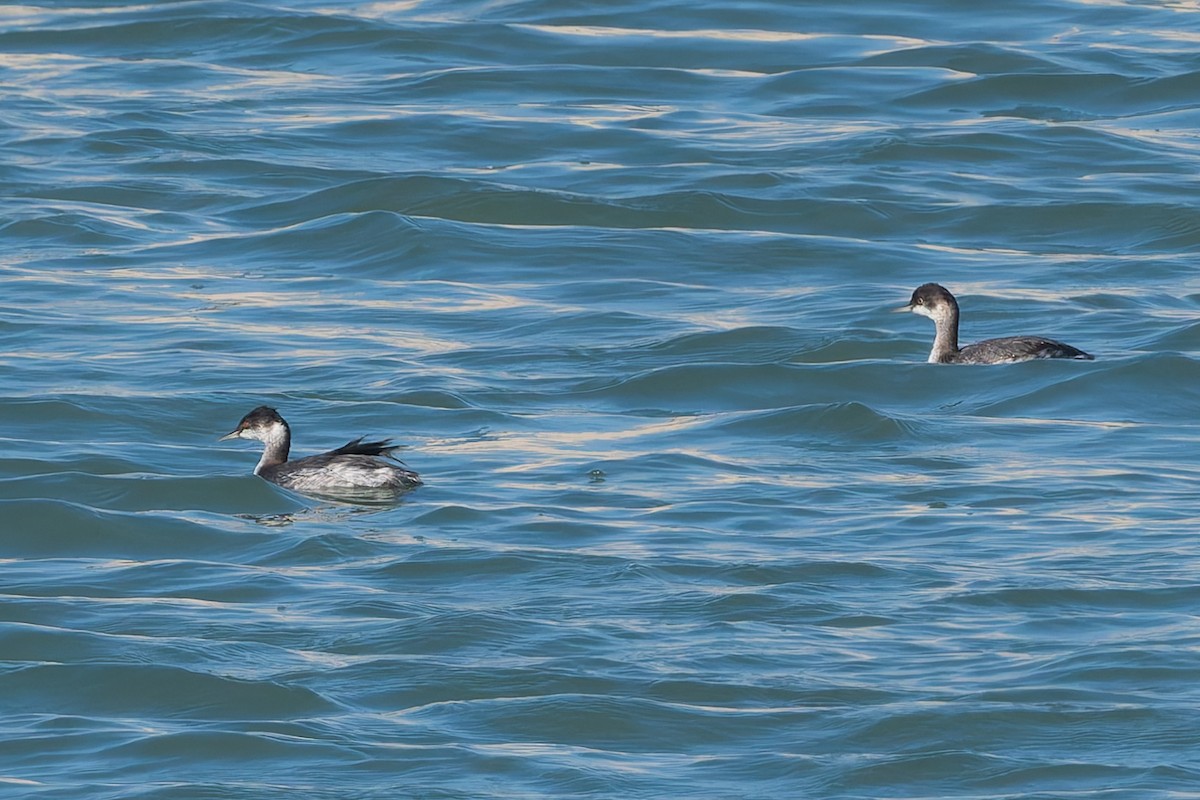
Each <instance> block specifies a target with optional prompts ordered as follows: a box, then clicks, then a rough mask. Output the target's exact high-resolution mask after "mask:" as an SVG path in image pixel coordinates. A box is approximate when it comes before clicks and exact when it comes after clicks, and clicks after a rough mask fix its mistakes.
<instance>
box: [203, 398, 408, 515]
mask: <svg viewBox="0 0 1200 800" xmlns="http://www.w3.org/2000/svg"><path fill="white" fill-rule="evenodd" d="M226 439H257V440H258V441H260V442H262V443H263V454H262V458H260V459H259V460H258V466H256V467H255V468H254V474H255V475H258V476H259V477H262V478H265V479H266V480H269V481H270V482H271V483H274V484H277V485H279V486H282V487H283V488H285V489H292V490H294V491H297V492H303V493H315V494H325V495H330V494H337V493H339V492H345V491H351V492H354V491H361V490H364V489H365V490H372V491H379V490H382V491H391V492H401V491H404V490H406V489H412V488H414V487H416V486H420V485H421V478H420V477H419V476H418V475H417V473H415V472H413V471H412V470H410V469H406V468H404V467H403V466H397V464H398V463H399V462H396V464H392V463H389V462H387V461H385V460H384V459H385V458H393V460H394V457H393V456H392V451H393V450H396V449H397V446H396V445H389V444H388V442H389V441H391V440H390V439H384V440H383V441H379V442H364V441H363V440H362V437H361V436H360V437H359V438H357V439H354V440H353V441H350V442H347V443H346V444H344V445H342V446H341V447H339V448H338V449H337V450H330V451H329V452H328V453H321V454H320V455H315V456H308V457H306V458H298V459H296V460H295V461H288V450H289V449H290V448H291V444H292V431H291V428H289V427H288V424H287V423H286V422H285V421H284V419H283V417H281V416H279V412H278V411H276V410H275V409H273V408H269V407H268V406H259V407H258V408H256V409H254V410H253V411H251V412H250V413H249V414H247V415H246V416H244V417H242V421H241V422H239V423H238V425H237V427H236V428H234V429H233V431H231V432H230V433H227V434H225V435H224V436H222V437H221V438H220V439H218V440H217V441H219V442H223V441H225V440H226Z"/></svg>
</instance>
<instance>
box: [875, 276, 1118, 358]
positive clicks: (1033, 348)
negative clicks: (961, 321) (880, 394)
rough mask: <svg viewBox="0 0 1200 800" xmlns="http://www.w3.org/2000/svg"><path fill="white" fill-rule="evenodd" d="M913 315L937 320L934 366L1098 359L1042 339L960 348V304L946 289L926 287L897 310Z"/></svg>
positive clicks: (1012, 339) (1007, 338)
mask: <svg viewBox="0 0 1200 800" xmlns="http://www.w3.org/2000/svg"><path fill="white" fill-rule="evenodd" d="M896 310H897V311H911V312H913V313H914V314H920V315H921V316H924V317H929V318H930V319H931V320H933V324H934V325H935V326H937V335H936V336H935V338H934V340H933V349H932V350H930V351H929V363H930V364H1006V363H1010V362H1013V361H1029V360H1031V359H1035V358H1076V359H1087V360H1089V361H1090V360H1092V359H1093V358H1094V356H1092V355H1090V354H1088V353H1085V352H1083V351H1082V350H1080V349H1079V348H1077V347H1072V346H1071V345H1069V344H1063V343H1062V342H1057V341H1055V340H1054V339H1046V338H1045V337H1042V336H1005V337H1003V338H1000V339H984V340H983V341H982V342H976V343H975V344H969V345H967V346H966V347H963V348H960V347H959V346H958V301H956V300H955V299H954V295H952V294H950V292H948V291H947V290H946V288H945V287H944V286H939V285H938V284H936V283H926V284H924V285H922V286H918V287H917V289H916V291H914V292H913V293H912V299H911V300H909V302H908V305H906V306H903V307H901V308H898V309H896Z"/></svg>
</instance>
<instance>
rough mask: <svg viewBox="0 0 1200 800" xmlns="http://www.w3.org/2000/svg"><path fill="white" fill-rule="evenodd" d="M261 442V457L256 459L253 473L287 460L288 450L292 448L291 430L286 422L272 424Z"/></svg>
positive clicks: (256, 473)
mask: <svg viewBox="0 0 1200 800" xmlns="http://www.w3.org/2000/svg"><path fill="white" fill-rule="evenodd" d="M262 443H263V453H262V458H260V459H259V460H258V466H256V467H255V468H254V474H255V475H258V474H259V473H261V472H262V471H263V470H264V469H266V468H267V467H274V466H276V465H278V464H282V463H283V462H285V461H287V459H288V451H289V450H291V448H292V432H291V431H290V430H288V426H287V424H286V423H284V424H278V425H272V426H271V427H270V428H269V429H268V430H267V432H266V435H265V436H263V439H262Z"/></svg>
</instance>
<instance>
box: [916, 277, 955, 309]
mask: <svg viewBox="0 0 1200 800" xmlns="http://www.w3.org/2000/svg"><path fill="white" fill-rule="evenodd" d="M939 305H949V306H954V307H955V308H957V307H958V301H956V300H955V299H954V295H952V294H950V290H948V289H947V288H946V287H945V286H942V285H941V284H940V283H923V284H921V285H920V286H918V287H917V288H916V289H914V290H913V293H912V299H911V300H909V301H908V307H909V308H915V307H916V306H925V307H927V308H932V307H934V306H939Z"/></svg>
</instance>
